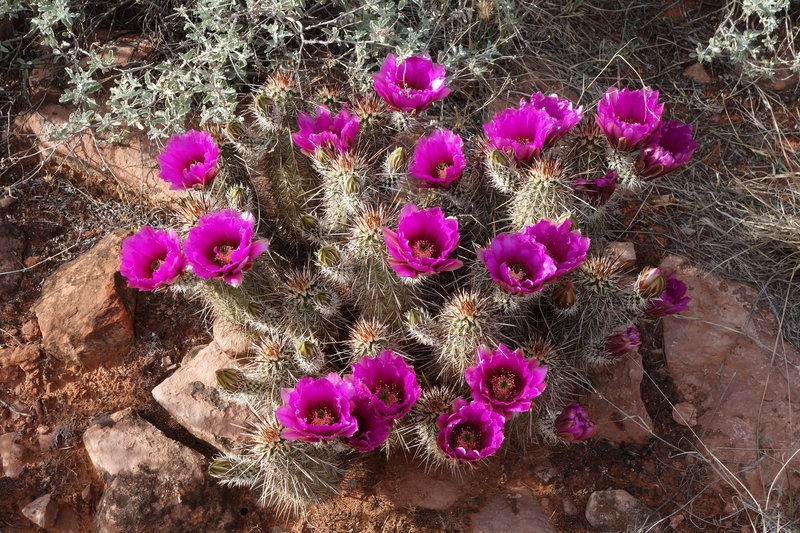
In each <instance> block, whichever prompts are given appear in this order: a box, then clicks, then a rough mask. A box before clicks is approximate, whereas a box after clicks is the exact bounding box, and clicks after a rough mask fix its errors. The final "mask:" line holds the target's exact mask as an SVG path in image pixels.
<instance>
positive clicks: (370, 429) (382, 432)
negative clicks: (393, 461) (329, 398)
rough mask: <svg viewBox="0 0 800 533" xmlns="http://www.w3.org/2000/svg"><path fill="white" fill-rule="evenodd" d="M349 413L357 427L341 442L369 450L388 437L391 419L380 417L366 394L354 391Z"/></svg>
mask: <svg viewBox="0 0 800 533" xmlns="http://www.w3.org/2000/svg"><path fill="white" fill-rule="evenodd" d="M350 414H351V415H352V416H353V417H354V418H355V419H356V422H357V423H358V429H357V430H356V432H355V433H353V434H352V435H351V436H349V437H342V442H343V443H345V444H346V445H348V446H350V447H351V448H354V449H356V450H358V451H360V452H369V451H371V450H374V449H375V448H377V447H378V446H380V445H381V444H383V443H384V442H385V441H386V439H387V438H388V437H389V430H390V429H391V428H392V421H391V420H390V419H388V418H384V417H382V416H381V415H380V414H379V413H378V411H376V410H375V407H374V406H373V405H372V402H371V401H370V397H369V396H368V395H366V394H361V393H358V392H356V394H355V396H354V397H353V407H352V409H351V410H350Z"/></svg>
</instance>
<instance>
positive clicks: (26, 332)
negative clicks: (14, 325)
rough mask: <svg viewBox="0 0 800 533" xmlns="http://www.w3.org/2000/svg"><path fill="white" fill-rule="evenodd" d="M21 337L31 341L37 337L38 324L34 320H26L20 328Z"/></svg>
mask: <svg viewBox="0 0 800 533" xmlns="http://www.w3.org/2000/svg"><path fill="white" fill-rule="evenodd" d="M22 335H23V336H24V337H25V338H26V339H27V340H28V341H32V340H34V339H35V338H36V337H38V336H39V322H37V321H36V319H35V318H34V319H32V320H28V321H27V322H25V324H24V325H23V326H22Z"/></svg>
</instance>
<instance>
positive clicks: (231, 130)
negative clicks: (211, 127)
mask: <svg viewBox="0 0 800 533" xmlns="http://www.w3.org/2000/svg"><path fill="white" fill-rule="evenodd" d="M225 132H226V133H227V134H228V135H229V136H230V137H231V139H238V138H239V137H240V136H241V135H242V133H244V126H242V123H241V122H239V121H238V120H230V121H228V123H227V124H226V125H225Z"/></svg>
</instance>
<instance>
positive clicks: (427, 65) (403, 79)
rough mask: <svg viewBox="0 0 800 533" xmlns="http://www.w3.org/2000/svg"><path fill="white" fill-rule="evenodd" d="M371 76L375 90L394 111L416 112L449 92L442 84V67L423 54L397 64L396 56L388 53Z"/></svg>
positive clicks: (443, 77)
mask: <svg viewBox="0 0 800 533" xmlns="http://www.w3.org/2000/svg"><path fill="white" fill-rule="evenodd" d="M372 78H373V80H374V81H375V92H376V93H378V94H379V95H380V96H381V98H383V100H384V101H385V102H386V106H387V107H388V108H389V109H392V110H394V111H402V112H404V113H419V112H420V111H423V110H424V109H427V108H428V107H429V106H430V105H431V104H432V103H433V102H436V101H438V100H441V99H442V98H444V97H445V96H447V95H448V94H450V89H448V88H447V87H445V69H444V67H443V66H442V65H436V64H434V63H433V61H431V58H430V57H429V56H428V55H425V54H423V55H419V56H412V57H409V58H408V59H406V60H405V61H402V62H401V63H400V64H398V63H397V56H395V55H394V54H389V55H388V56H386V59H385V60H384V61H383V65H381V70H380V72H378V73H377V74H373V75H372Z"/></svg>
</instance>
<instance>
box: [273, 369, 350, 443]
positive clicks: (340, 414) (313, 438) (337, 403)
mask: <svg viewBox="0 0 800 533" xmlns="http://www.w3.org/2000/svg"><path fill="white" fill-rule="evenodd" d="M354 393H355V391H354V390H353V387H352V386H351V385H350V383H348V382H346V381H344V380H343V379H342V378H341V377H339V376H338V375H337V374H336V373H334V372H331V373H330V374H328V375H327V376H325V377H324V378H319V379H314V378H310V377H304V378H302V379H300V381H298V382H297V385H296V386H295V388H294V389H283V390H281V398H283V401H284V405H282V406H280V407H278V408H277V409H276V410H275V416H276V417H277V418H278V421H279V422H280V423H281V424H283V425H284V426H286V429H284V430H283V432H282V433H281V436H282V437H283V438H285V439H288V440H302V441H305V442H320V441H323V440H330V439H334V438H336V437H351V436H353V434H354V433H355V432H356V431H357V430H358V421H357V420H356V418H355V416H353V413H352V404H351V400H352V399H353V395H354Z"/></svg>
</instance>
